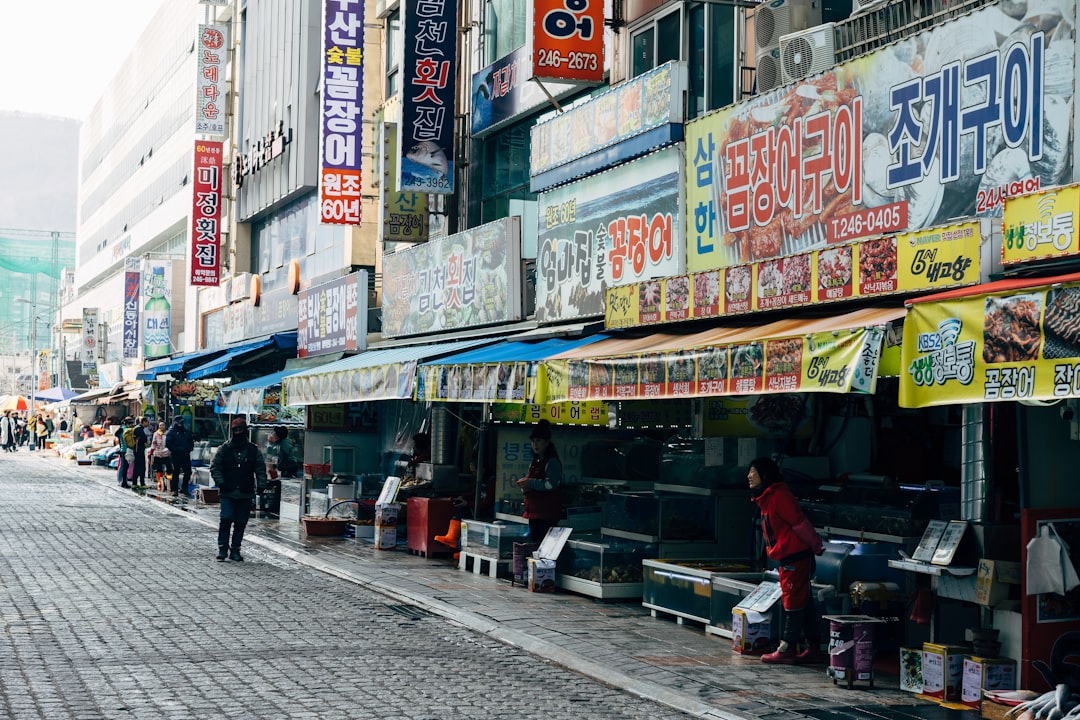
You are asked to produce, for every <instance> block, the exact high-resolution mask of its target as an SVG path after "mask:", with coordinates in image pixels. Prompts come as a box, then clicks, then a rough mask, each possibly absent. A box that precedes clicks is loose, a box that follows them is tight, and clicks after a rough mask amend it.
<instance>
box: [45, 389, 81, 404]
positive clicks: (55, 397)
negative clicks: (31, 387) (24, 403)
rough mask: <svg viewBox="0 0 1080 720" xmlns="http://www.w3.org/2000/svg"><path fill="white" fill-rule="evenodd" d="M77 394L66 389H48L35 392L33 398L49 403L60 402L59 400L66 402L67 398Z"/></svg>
mask: <svg viewBox="0 0 1080 720" xmlns="http://www.w3.org/2000/svg"><path fill="white" fill-rule="evenodd" d="M78 394H79V393H77V392H75V391H74V390H69V389H68V388H58V387H54V388H49V389H48V390H42V391H40V392H36V393H34V397H35V398H37V399H38V400H47V401H49V402H60V401H61V400H67V399H68V398H73V397H75V396H76V395H78Z"/></svg>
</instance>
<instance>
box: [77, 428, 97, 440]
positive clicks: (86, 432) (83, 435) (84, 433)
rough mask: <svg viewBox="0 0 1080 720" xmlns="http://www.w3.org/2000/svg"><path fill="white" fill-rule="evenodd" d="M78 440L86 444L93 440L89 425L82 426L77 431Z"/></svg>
mask: <svg viewBox="0 0 1080 720" xmlns="http://www.w3.org/2000/svg"><path fill="white" fill-rule="evenodd" d="M79 439H80V440H82V441H83V442H86V441H87V440H93V439H94V429H93V428H91V427H90V426H89V425H83V426H82V427H81V428H80V429H79Z"/></svg>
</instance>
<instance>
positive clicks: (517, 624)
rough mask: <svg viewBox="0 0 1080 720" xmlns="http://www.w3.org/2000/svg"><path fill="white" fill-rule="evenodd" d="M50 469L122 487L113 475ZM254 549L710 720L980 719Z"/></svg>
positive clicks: (390, 555)
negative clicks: (327, 574) (320, 571)
mask: <svg viewBox="0 0 1080 720" xmlns="http://www.w3.org/2000/svg"><path fill="white" fill-rule="evenodd" d="M52 461H54V462H57V463H58V464H63V465H65V466H67V467H69V468H70V469H71V472H73V473H78V474H81V475H84V476H86V477H87V478H89V479H93V480H95V481H97V482H99V483H100V484H101V485H102V486H103V489H108V490H113V491H115V492H130V491H121V490H120V489H119V488H117V487H116V484H115V474H114V471H107V470H105V469H104V468H98V467H77V466H74V465H71V464H70V463H69V462H67V461H60V460H58V459H56V458H55V456H52ZM147 501H148V502H154V503H155V504H156V505H159V506H160V507H161V508H162V510H163V511H165V512H175V513H182V514H184V515H186V516H188V517H190V518H191V519H192V520H194V521H197V522H201V523H204V524H206V525H208V526H209V527H208V530H207V535H206V553H207V555H208V556H210V555H212V554H213V553H214V552H215V551H216V547H215V536H214V535H213V533H212V532H211V531H210V529H209V528H210V527H215V528H216V525H217V507H216V506H203V507H199V506H197V505H196V504H195V503H194V502H192V501H183V502H179V503H175V502H167V501H160V500H157V499H155V498H154V497H153V494H148V500H147ZM246 542H250V543H256V544H259V545H261V546H264V547H266V548H268V549H270V550H272V551H274V552H277V553H279V554H281V555H284V556H286V557H289V558H292V559H293V560H295V561H296V562H299V563H303V564H305V565H309V566H311V567H315V568H317V569H319V570H322V571H323V572H327V573H330V574H332V575H335V576H337V577H340V578H344V579H347V580H350V581H352V582H356V583H358V584H360V585H363V586H366V587H368V588H372V589H374V590H377V591H379V592H382V593H384V594H386V595H388V596H390V597H392V598H395V599H397V600H398V601H400V602H402V603H408V604H412V605H416V606H419V607H421V608H424V609H426V610H428V611H430V612H433V613H435V614H438V615H441V616H444V617H446V618H449V619H451V620H454V621H456V622H458V623H460V624H461V625H464V626H466V627H469V628H472V629H473V630H475V631H477V632H481V633H484V634H486V635H488V636H490V637H492V638H495V639H498V640H501V641H503V642H506V643H509V644H511V645H514V646H517V647H520V648H522V649H524V650H526V651H528V652H530V653H533V654H535V655H537V656H540V657H543V658H545V659H547V660H549V661H551V662H553V663H557V664H559V665H562V666H564V667H567V668H570V669H573V670H575V671H577V672H580V673H582V674H583V675H586V676H588V677H591V678H594V679H596V680H599V681H601V682H603V683H606V684H608V685H612V686H615V687H618V688H621V689H623V690H625V691H627V692H630V693H633V694H636V695H639V696H641V697H645V698H649V699H652V700H655V701H658V702H660V703H663V704H666V705H668V706H670V707H672V708H675V709H678V710H681V711H684V712H686V713H688V714H690V715H692V716H696V717H702V718H724V719H728V720H808V719H810V718H813V719H815V720H826V719H828V720H857V719H858V720H878V719H880V720H885V719H896V720H910V719H913V718H920V719H922V720H969V719H973V718H976V717H978V714H977V713H974V712H967V711H957V710H950V709H946V708H942V707H940V706H938V705H936V704H932V703H927V702H922V701H920V700H918V699H916V698H915V697H913V696H912V695H911V694H909V693H906V692H902V691H900V690H899V689H896V688H897V678H896V677H895V676H888V675H883V674H880V673H879V675H878V677H877V678H876V681H875V687H874V688H872V689H871V688H868V687H866V686H865V683H861V684H857V685H856V687H855V688H854V689H852V690H848V689H846V688H845V687H843V685H834V684H833V682H832V680H830V679H829V678H828V677H827V676H826V674H825V671H824V668H823V667H792V666H769V665H764V664H763V663H761V662H760V660H759V659H758V658H756V657H745V656H741V655H738V654H735V653H733V652H731V650H730V646H729V644H728V642H727V641H726V640H724V639H723V638H719V637H715V636H710V635H707V634H706V633H705V632H704V631H703V629H701V628H700V627H693V626H691V625H679V624H677V623H675V622H673V621H671V620H668V619H659V618H653V617H651V615H650V613H649V611H648V610H647V609H645V608H643V607H642V606H641V605H640V604H638V603H634V602H619V603H604V602H599V601H594V600H592V599H590V598H586V597H582V596H579V595H575V594H572V593H569V592H564V591H560V592H559V593H556V594H540V593H529V592H527V591H526V590H524V589H523V588H521V587H520V586H516V587H515V586H513V585H512V584H511V583H510V582H509V581H506V580H496V579H492V578H488V577H486V576H483V575H475V574H473V573H471V572H462V571H460V570H458V569H457V566H456V564H455V563H453V562H452V561H450V560H442V559H426V558H422V557H417V556H414V555H411V554H409V553H408V552H407V550H406V548H405V546H404V545H399V546H398V548H397V550H396V551H379V550H375V549H374V546H373V545H372V543H371V542H370V540H363V539H360V540H356V539H347V538H346V539H342V538H318V537H307V536H306V535H305V534H304V533H303V532H302V530H301V527H300V525H299V524H298V523H293V522H287V521H285V522H283V521H278V520H277V519H274V518H255V519H253V520H252V521H251V523H250V524H249V526H248V536H247V540H246Z"/></svg>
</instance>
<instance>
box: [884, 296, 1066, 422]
mask: <svg viewBox="0 0 1080 720" xmlns="http://www.w3.org/2000/svg"><path fill="white" fill-rule="evenodd" d="M1078 316H1080V283H1077V282H1068V283H1061V284H1058V283H1055V284H1054V285H1052V286H1040V287H1034V288H1025V289H1022V290H1013V291H1008V292H999V293H991V294H980V295H972V296H968V297H962V298H955V299H951V300H942V301H933V300H929V301H927V302H922V303H914V304H913V305H911V307H910V308H909V309H908V315H907V320H906V321H905V323H904V342H903V345H902V360H901V364H902V367H901V373H900V405H901V406H903V407H927V406H930V405H945V404H957V403H971V402H990V401H995V400H1054V399H1060V398H1069V397H1080V323H1077V321H1076V318H1077V317H1078Z"/></svg>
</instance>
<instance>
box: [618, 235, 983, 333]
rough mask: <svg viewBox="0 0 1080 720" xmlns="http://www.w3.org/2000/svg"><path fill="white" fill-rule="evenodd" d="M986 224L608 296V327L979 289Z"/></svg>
mask: <svg viewBox="0 0 1080 720" xmlns="http://www.w3.org/2000/svg"><path fill="white" fill-rule="evenodd" d="M982 237H983V232H982V226H981V223H980V221H978V220H972V221H969V222H964V223H957V224H952V225H946V226H941V227H934V228H927V229H926V230H921V231H919V232H912V233H903V234H901V235H889V236H885V237H880V238H874V239H871V240H864V241H861V242H858V243H848V244H844V245H832V246H829V247H826V248H822V249H820V250H814V251H811V252H806V253H801V254H799V255H789V256H786V257H781V258H774V259H772V260H766V261H763V262H757V263H751V264H748V265H735V266H732V267H726V268H721V269H716V270H706V271H704V272H698V273H690V274H687V275H676V276H674V277H668V278H662V279H656V280H646V281H642V282H638V283H633V284H631V285H622V286H618V287H614V288H609V289H608V290H607V295H606V298H605V316H604V321H605V325H606V327H608V328H628V327H640V326H643V325H656V324H660V323H671V322H680V321H683V320H700V319H703V318H709V317H716V316H730V315H743V314H746V313H751V312H760V311H764V310H778V309H781V308H793V307H804V306H807V305H811V304H818V303H825V302H841V301H845V300H865V299H867V298H873V297H878V296H884V295H893V294H897V293H912V292H921V291H926V290H944V289H946V288H952V287H962V286H965V285H974V284H975V283H977V282H979V246H980V244H981V243H982Z"/></svg>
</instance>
